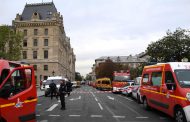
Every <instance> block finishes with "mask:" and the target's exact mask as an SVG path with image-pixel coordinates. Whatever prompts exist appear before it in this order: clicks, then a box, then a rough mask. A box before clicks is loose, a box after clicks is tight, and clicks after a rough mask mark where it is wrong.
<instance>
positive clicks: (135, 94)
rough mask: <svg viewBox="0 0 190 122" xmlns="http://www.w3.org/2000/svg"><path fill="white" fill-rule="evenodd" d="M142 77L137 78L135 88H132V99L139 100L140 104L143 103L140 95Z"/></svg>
mask: <svg viewBox="0 0 190 122" xmlns="http://www.w3.org/2000/svg"><path fill="white" fill-rule="evenodd" d="M141 78H142V77H136V78H135V82H134V84H135V85H134V86H133V88H132V97H133V98H134V99H136V100H137V102H138V103H141V102H142V100H141V94H140V81H141Z"/></svg>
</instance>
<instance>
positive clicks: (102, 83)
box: [96, 78, 112, 90]
mask: <svg viewBox="0 0 190 122" xmlns="http://www.w3.org/2000/svg"><path fill="white" fill-rule="evenodd" d="M96 89H99V90H112V84H111V80H110V78H99V79H97V80H96Z"/></svg>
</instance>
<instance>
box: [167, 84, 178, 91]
mask: <svg viewBox="0 0 190 122" xmlns="http://www.w3.org/2000/svg"><path fill="white" fill-rule="evenodd" d="M166 86H167V89H168V90H175V89H176V84H175V83H166Z"/></svg>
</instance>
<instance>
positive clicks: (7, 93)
mask: <svg viewBox="0 0 190 122" xmlns="http://www.w3.org/2000/svg"><path fill="white" fill-rule="evenodd" d="M1 75H2V74H1ZM36 102H37V93H36V86H35V77H34V70H33V68H32V67H18V68H15V69H13V70H12V71H11V73H10V74H9V75H8V76H7V78H6V79H5V80H4V81H3V82H2V84H1V85H0V117H2V118H3V119H4V120H6V121H7V122H25V121H35V108H36Z"/></svg>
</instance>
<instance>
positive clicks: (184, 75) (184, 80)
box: [175, 70, 190, 88]
mask: <svg viewBox="0 0 190 122" xmlns="http://www.w3.org/2000/svg"><path fill="white" fill-rule="evenodd" d="M175 74H176V76H177V80H178V82H179V84H180V86H181V87H187V88H190V70H175Z"/></svg>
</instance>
